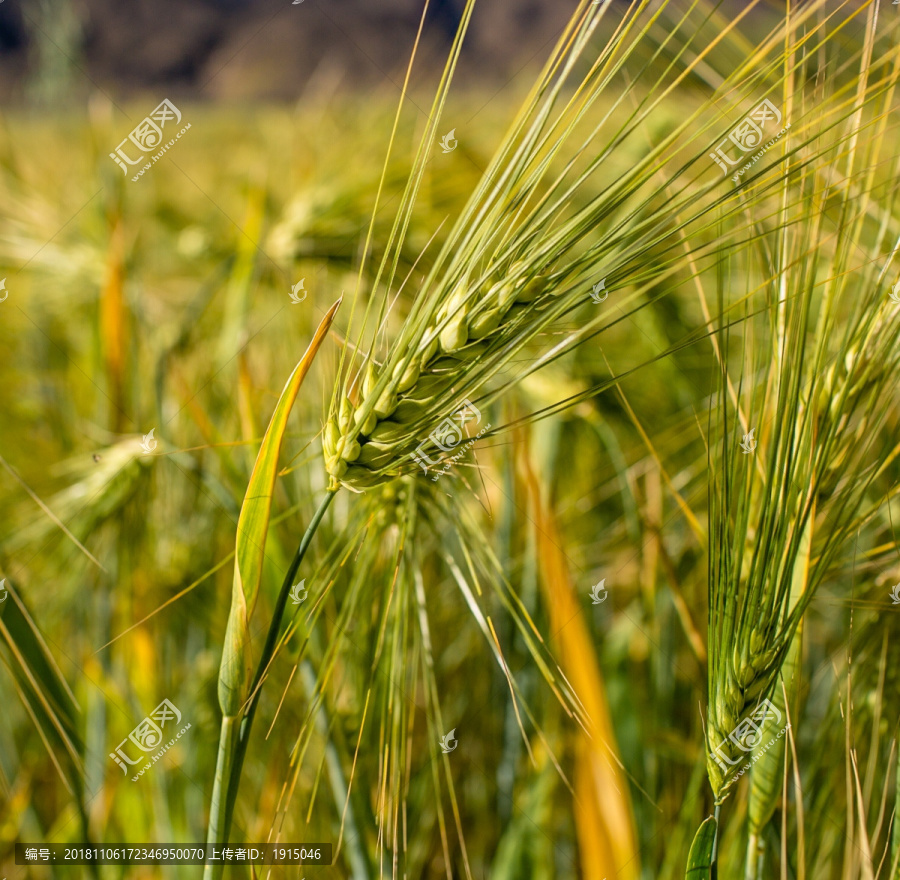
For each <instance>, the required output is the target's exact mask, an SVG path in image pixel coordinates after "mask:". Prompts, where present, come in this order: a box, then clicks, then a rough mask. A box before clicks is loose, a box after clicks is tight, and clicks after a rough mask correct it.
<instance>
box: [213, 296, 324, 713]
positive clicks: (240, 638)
mask: <svg viewBox="0 0 900 880" xmlns="http://www.w3.org/2000/svg"><path fill="white" fill-rule="evenodd" d="M340 302H341V301H340V300H338V301H337V302H336V303H335V304H334V305H333V306H332V307H331V309H329V311H328V313H327V314H326V315H325V317H324V318H323V319H322V321H321V323H320V324H319V326H318V328H317V329H316V333H315V336H314V337H313V340H312V342H311V343H310V344H309V348H307V350H306V352H305V353H304V355H303V357H302V358H301V359H300V362H299V363H298V364H297V366H296V367H294V371H293V372H292V373H291V375H290V377H289V378H288V380H287V383H286V384H285V386H284V390H283V391H282V392H281V397H280V398H279V399H278V404H277V406H276V407H275V412H274V413H273V414H272V418H271V420H270V421H269V427H268V428H267V429H266V435H265V437H263V441H262V445H261V446H260V449H259V454H258V455H257V457H256V464H255V465H254V467H253V473H252V474H251V476H250V482H249V484H248V485H247V492H246V494H245V495H244V503H243V504H242V505H241V514H240V517H239V519H238V527H237V539H236V547H235V560H234V581H233V584H232V591H231V612H230V614H229V616H228V628H227V630H226V633H225V645H224V648H223V651H222V665H221V668H220V670H219V704H220V706H221V708H222V712H223V713H224V714H225V715H226V716H234V715H237V713H238V711H239V710H240V708H241V705H242V704H243V702H244V700H245V699H246V697H247V689H248V685H249V681H250V672H251V666H252V657H251V651H250V644H249V641H250V618H251V617H252V615H253V609H254V607H255V605H256V599H257V596H258V595H259V585H260V580H261V579H262V571H263V561H264V558H265V550H266V535H267V534H268V531H269V517H270V515H271V510H272V493H273V491H274V488H275V476H276V473H277V471H278V456H279V453H280V452H281V444H282V441H283V439H284V432H285V430H286V428H287V421H288V416H290V413H291V408H292V407H293V405H294V401H295V400H296V399H297V394H298V392H299V391H300V385H301V384H302V383H303V380H304V378H305V377H306V374H307V373H308V372H309V369H310V367H311V366H312V362H313V359H314V358H315V356H316V353H317V352H318V350H319V348H320V347H321V345H322V342H323V341H324V339H325V335H326V334H327V332H328V329H329V328H330V327H331V322H332V321H333V320H334V316H335V313H336V312H337V309H338V306H339V305H340Z"/></svg>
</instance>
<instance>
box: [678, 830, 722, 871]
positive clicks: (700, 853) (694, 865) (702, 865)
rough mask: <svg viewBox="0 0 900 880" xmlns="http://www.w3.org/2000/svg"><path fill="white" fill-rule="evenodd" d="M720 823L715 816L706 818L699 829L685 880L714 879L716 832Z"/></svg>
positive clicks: (690, 854)
mask: <svg viewBox="0 0 900 880" xmlns="http://www.w3.org/2000/svg"><path fill="white" fill-rule="evenodd" d="M718 830H719V823H718V822H717V821H716V819H715V817H714V816H710V817H709V818H708V819H704V820H703V823H702V824H701V825H700V827H699V828H698V829H697V834H696V836H695V837H694V842H693V843H692V844H691V851H690V853H688V863H687V872H686V873H685V875H684V880H714V878H715V873H714V871H715V869H714V864H713V863H714V861H715V852H716V834H717V832H718Z"/></svg>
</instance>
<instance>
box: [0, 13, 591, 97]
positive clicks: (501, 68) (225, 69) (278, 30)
mask: <svg viewBox="0 0 900 880" xmlns="http://www.w3.org/2000/svg"><path fill="white" fill-rule="evenodd" d="M424 5H425V3H424V0H302V2H301V3H297V4H292V3H291V0H0V101H2V102H3V103H5V104H14V105H20V106H21V105H30V106H35V107H41V106H54V107H57V106H58V105H59V104H60V103H61V102H65V101H68V100H73V99H75V100H77V99H78V98H79V97H81V96H84V95H88V94H90V93H91V91H93V90H96V89H98V88H99V89H102V90H103V91H104V92H106V93H107V94H110V95H111V96H114V97H123V98H124V97H128V96H133V95H136V94H139V93H141V92H143V91H147V90H154V91H157V90H159V89H160V88H163V87H164V88H165V89H166V93H167V95H169V96H170V97H176V96H181V97H185V96H186V97H190V98H193V99H197V100H236V101H240V100H246V99H257V98H264V99H270V100H271V99H275V100H293V99H297V98H301V97H303V96H304V94H305V93H309V92H311V91H313V90H322V89H323V88H324V89H326V90H328V89H341V88H347V87H351V88H352V87H357V88H359V87H362V88H372V87H375V86H380V85H381V84H383V83H384V81H385V77H390V78H391V79H394V80H395V81H396V82H399V81H401V80H400V78H402V76H403V71H404V68H405V64H406V62H407V60H408V58H409V53H410V50H411V48H412V45H413V42H414V39H415V34H416V30H417V28H418V25H419V20H420V16H421V14H422V9H423V7H424ZM463 5H464V0H432V2H431V3H430V4H429V10H428V14H427V16H426V23H425V28H424V32H423V40H422V46H421V49H420V55H419V64H418V65H417V68H416V69H417V71H418V72H419V73H431V72H433V71H434V70H435V69H439V68H440V67H441V66H443V62H444V60H445V58H446V52H447V48H448V47H449V45H450V42H451V39H452V36H453V33H454V32H455V30H456V27H457V24H458V22H459V18H460V14H461V12H462V9H463ZM576 5H577V0H553V2H546V0H480V2H479V3H478V4H477V6H476V10H475V15H474V17H473V21H472V26H471V28H470V31H469V35H468V37H467V41H466V47H465V51H464V57H463V63H462V64H461V66H460V71H459V75H458V78H459V80H460V81H462V82H463V83H464V82H465V81H466V80H467V79H470V78H477V79H478V80H479V81H485V80H488V81H490V80H496V81H497V82H498V83H500V82H503V81H504V79H505V78H508V77H510V76H512V75H513V74H514V73H515V72H516V71H517V70H519V69H520V68H521V67H523V66H526V65H528V64H529V63H530V62H533V63H537V62H538V61H539V60H541V61H542V60H543V59H544V58H545V57H546V51H547V49H548V48H549V45H548V44H549V43H551V42H552V41H553V40H555V38H556V36H557V35H558V34H559V32H560V30H561V29H562V27H563V26H564V24H565V22H566V21H567V20H568V18H569V15H570V14H571V12H572V10H573V9H574V8H575V6H576Z"/></svg>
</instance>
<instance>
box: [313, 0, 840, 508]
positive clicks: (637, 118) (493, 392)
mask: <svg viewBox="0 0 900 880" xmlns="http://www.w3.org/2000/svg"><path fill="white" fill-rule="evenodd" d="M824 4H825V0H814V3H813V5H814V7H816V8H824ZM661 5H662V6H663V7H667V6H669V5H670V4H668V3H666V2H663V3H662V4H661ZM610 6H611V5H610V4H609V3H608V2H604V3H599V4H595V3H589V2H586V0H585V2H582V3H581V4H580V6H579V8H578V10H577V12H576V14H575V15H574V16H573V18H572V19H571V21H570V22H569V24H568V25H567V27H566V28H565V31H564V33H563V34H562V35H561V37H560V40H559V42H558V44H557V45H556V47H555V48H554V50H553V51H552V53H551V55H550V58H549V59H548V61H547V64H546V66H545V68H544V70H543V71H542V72H541V74H540V76H539V77H538V79H537V82H536V83H535V86H534V88H533V89H532V91H531V93H530V94H529V96H528V98H527V99H526V101H525V103H524V104H523V106H522V108H521V109H520V111H519V113H518V115H517V116H516V118H515V119H514V121H513V123H512V125H511V126H510V128H509V131H508V132H507V134H506V135H505V136H504V138H503V139H502V140H501V141H500V143H499V145H498V147H497V149H496V152H495V154H494V155H493V157H492V159H491V161H490V163H489V164H488V167H487V169H486V171H485V172H484V174H483V176H482V178H481V180H480V182H479V183H478V185H477V186H476V188H475V190H474V191H473V192H472V195H471V196H470V198H469V200H468V202H467V203H466V206H465V208H464V209H463V210H462V211H461V213H460V215H459V217H458V218H457V220H456V222H455V224H454V226H453V228H452V229H451V230H450V232H449V233H448V235H447V238H446V240H445V241H444V242H443V244H442V246H441V247H440V249H439V251H438V253H437V254H436V255H434V256H433V257H431V255H430V254H429V255H428V258H429V259H430V263H427V264H425V263H423V265H426V268H425V269H423V270H422V272H421V275H419V276H412V277H411V278H409V279H407V280H405V281H404V282H403V283H404V285H408V286H409V287H414V288H415V290H416V294H415V298H414V300H413V302H412V305H411V307H410V309H409V312H408V314H406V315H405V316H403V319H402V321H401V322H400V323H399V330H398V331H397V332H390V331H391V330H393V326H389V325H390V324H391V318H392V316H391V314H390V308H391V304H392V303H393V302H394V301H395V299H396V296H395V294H396V291H395V282H396V280H397V279H396V277H395V276H396V269H397V265H398V264H399V262H400V259H401V258H400V249H401V246H402V243H403V240H404V236H405V234H406V230H407V228H408V227H409V224H410V222H411V217H412V211H413V206H414V204H415V197H416V194H417V192H418V190H419V186H420V184H421V181H422V176H423V174H424V170H425V166H426V163H427V161H428V156H429V154H433V152H434V151H435V150H437V138H436V134H437V131H438V129H437V126H438V125H440V124H441V122H440V119H441V117H440V113H441V111H442V109H443V106H444V101H445V98H446V86H447V84H448V82H449V76H450V73H452V70H449V69H448V73H447V75H446V76H445V79H444V80H443V81H442V84H441V89H440V90H439V92H438V96H437V98H436V99H435V103H434V105H433V107H432V112H431V113H430V114H429V120H430V122H429V125H428V126H427V127H426V131H425V134H424V135H423V139H422V142H421V143H420V145H419V148H418V152H417V154H416V157H415V162H414V165H413V169H412V172H411V175H410V179H409V182H408V184H407V187H406V189H405V190H404V192H403V194H402V197H401V208H400V210H399V212H398V215H397V218H396V221H395V224H394V229H393V231H392V235H391V239H390V240H389V242H388V245H387V247H386V249H385V251H384V255H383V257H382V259H381V261H380V263H379V264H378V266H377V268H376V269H375V270H374V271H373V272H372V273H370V274H368V275H364V274H363V269H361V270H360V281H359V284H358V288H357V298H359V297H360V296H361V288H362V284H363V278H366V279H367V281H366V283H367V285H368V286H369V288H370V289H369V291H368V296H367V297H366V301H365V310H364V314H363V317H362V321H361V322H360V323H359V324H356V325H354V324H353V320H352V318H353V314H352V313H351V326H350V327H349V328H348V332H347V343H346V345H345V347H344V352H343V353H342V356H341V365H340V370H339V375H338V378H337V381H336V384H335V388H334V391H333V396H332V401H331V405H330V408H329V418H328V427H327V428H326V437H325V439H326V442H325V448H324V457H325V466H326V468H327V470H328V473H329V474H330V475H331V478H332V480H333V481H334V482H335V483H339V484H342V485H345V486H348V487H350V488H351V489H354V490H357V491H359V490H364V489H366V488H369V487H372V486H377V485H379V484H380V483H383V482H385V481H388V480H392V479H395V478H397V477H399V476H402V475H404V474H411V473H419V464H417V462H416V460H415V458H414V456H415V453H416V450H417V448H418V447H419V444H420V443H425V444H426V446H425V447H423V452H424V453H425V454H426V455H428V456H429V458H432V457H433V460H437V461H438V462H440V460H441V456H442V453H441V452H440V451H439V450H438V449H437V448H436V446H435V445H434V444H432V443H431V441H430V440H429V439H428V438H429V436H430V435H431V434H432V433H433V432H434V431H435V430H436V429H438V427H439V426H440V425H441V424H442V423H443V422H445V420H447V419H448V418H450V417H451V416H453V415H454V413H456V412H457V411H458V409H459V408H460V405H461V403H462V401H463V400H468V401H471V402H473V403H474V404H475V405H476V406H477V407H478V408H479V409H483V408H484V407H486V406H487V405H489V404H490V403H491V402H492V401H493V400H495V399H497V398H498V397H500V396H501V395H502V393H503V391H505V390H506V388H507V387H509V386H510V385H511V384H513V382H515V381H519V380H521V379H522V378H524V377H525V376H527V375H528V374H530V373H532V372H534V371H536V370H538V369H540V368H541V367H542V366H544V365H545V364H546V363H548V362H549V361H551V360H554V359H556V358H559V357H561V356H562V355H563V354H565V353H566V352H568V351H571V350H572V349H573V348H574V347H575V346H577V345H579V344H581V343H582V342H584V341H586V340H589V339H591V338H592V337H593V336H595V335H596V334H597V333H599V332H600V331H601V330H602V329H603V328H604V327H605V326H609V325H610V324H612V323H614V322H615V321H618V320H627V319H629V318H630V315H631V314H632V313H633V311H634V310H636V309H637V308H640V307H641V306H642V303H641V301H640V297H642V295H643V294H644V293H645V292H646V291H649V290H650V289H651V288H652V287H653V286H654V285H655V284H657V283H659V282H661V281H663V280H666V279H668V278H670V277H671V276H673V275H674V274H675V273H677V272H678V271H679V270H680V269H684V270H685V271H690V272H691V273H693V272H695V271H697V267H698V265H699V264H700V262H704V263H705V261H707V260H713V259H716V249H717V248H718V249H719V252H721V251H722V250H724V249H725V247H726V246H727V244H728V243H730V242H733V241H741V240H746V239H747V238H750V239H751V240H752V239H753V238H754V237H758V235H759V233H758V232H757V231H755V230H756V222H755V221H754V220H751V221H749V223H748V220H747V218H748V217H751V216H752V212H751V210H750V209H751V208H752V207H753V206H754V205H755V204H757V203H759V204H760V205H761V213H765V214H768V212H769V211H770V210H771V208H770V206H769V205H768V204H767V200H768V199H769V198H770V195H771V194H770V192H769V190H770V189H771V183H770V182H766V183H761V182H755V178H754V176H753V175H750V176H748V177H747V178H746V180H745V182H744V183H742V184H741V189H740V197H739V198H737V197H735V195H734V192H733V190H731V189H725V188H723V186H722V185H723V184H724V183H725V181H723V180H722V179H721V178H717V176H716V175H717V171H716V168H715V166H714V165H713V164H712V163H711V162H710V160H709V149H710V142H712V143H713V144H715V143H716V142H717V141H721V139H722V138H723V137H725V136H726V135H727V134H728V131H729V130H730V129H731V128H733V127H734V122H733V121H732V122H731V123H730V124H728V123H723V122H722V121H721V120H718V119H717V120H714V121H710V119H709V117H710V115H711V113H710V106H711V105H712V103H713V102H707V103H704V102H702V101H701V102H698V105H697V106H696V109H695V111H694V112H693V113H687V114H686V115H685V118H684V119H682V120H679V121H678V123H677V124H675V125H673V127H672V129H671V130H670V131H667V132H666V133H665V135H664V136H662V137H661V139H660V140H659V143H657V144H656V145H654V146H653V147H652V148H651V149H650V151H649V153H647V154H646V155H644V156H643V157H642V158H638V159H637V160H635V159H634V153H633V151H632V150H631V149H630V147H628V148H626V147H625V143H626V142H628V143H629V144H630V142H631V141H630V139H632V138H633V139H638V138H641V139H642V140H643V139H645V135H646V125H647V121H648V119H650V118H652V114H654V113H655V112H658V111H660V110H661V109H663V108H665V106H666V102H667V101H668V100H669V98H670V97H671V95H672V92H673V90H674V88H675V87H676V85H677V84H678V83H679V82H680V81H681V80H682V79H683V78H684V77H686V76H688V75H689V74H691V73H692V72H695V71H696V69H697V68H698V66H700V67H702V66H703V64H704V63H705V62H704V56H705V55H706V54H707V51H708V49H709V47H705V48H701V47H697V46H695V45H693V43H694V40H695V38H696V28H695V27H694V25H696V22H693V21H692V19H691V16H690V14H687V15H684V16H681V17H680V21H679V22H678V23H677V24H675V25H673V30H672V33H671V35H670V38H671V40H672V42H673V44H676V43H678V42H679V40H681V41H683V43H684V45H683V48H682V49H681V50H679V51H678V52H677V63H678V65H681V67H682V68H683V69H682V70H681V72H680V74H679V76H677V77H670V78H668V79H667V78H666V77H665V76H657V75H656V73H655V72H651V69H650V67H648V66H646V65H645V64H644V62H643V57H644V55H643V53H644V51H645V49H646V45H645V44H646V42H647V41H648V39H649V37H648V34H649V33H650V32H651V31H652V30H653V28H654V27H655V25H656V16H657V11H658V10H657V9H656V4H650V3H646V2H640V3H637V4H635V5H634V6H633V7H632V9H631V10H630V11H629V13H628V14H627V15H626V16H625V17H624V18H623V19H622V21H621V22H617V27H616V28H613V29H611V30H612V32H613V33H612V36H610V37H609V39H608V40H607V42H606V43H603V42H602V41H601V40H600V39H599V33H600V23H601V19H602V18H603V16H604V15H605V14H607V13H608V12H609V10H610ZM470 12H471V2H468V3H467V4H466V12H465V15H466V16H468V15H469V14H470ZM811 14H812V12H811V11H810V10H807V12H806V13H805V15H804V17H803V18H802V20H798V21H796V22H795V21H794V20H793V19H789V20H788V21H786V22H785V23H784V24H783V25H782V26H781V28H780V29H779V32H778V34H776V35H775V36H772V37H770V38H769V39H767V40H766V41H765V43H764V45H763V46H762V47H760V49H759V50H758V52H757V53H755V54H752V55H751V56H750V57H748V58H747V59H746V61H745V62H744V63H742V64H741V65H740V66H739V68H738V69H736V70H735V71H734V72H733V73H732V74H731V75H729V77H728V78H727V79H726V80H725V81H724V82H723V83H722V84H721V85H720V86H719V87H718V89H717V90H716V91H717V92H719V93H720V94H718V95H715V96H714V98H716V97H722V96H725V95H728V94H730V93H734V94H737V95H739V96H740V97H741V99H742V100H746V101H747V102H748V106H749V107H751V108H752V106H753V105H752V104H749V102H750V101H752V100H755V101H756V103H757V105H758V104H759V99H760V97H762V96H765V95H768V94H770V93H773V92H774V90H775V88H776V85H777V83H779V82H781V81H782V79H784V80H787V79H788V78H789V76H790V74H789V73H782V72H781V71H779V70H777V68H773V65H775V64H777V63H780V61H781V60H782V59H780V58H777V57H776V58H775V59H774V60H773V59H772V58H771V57H770V56H771V55H772V54H773V53H774V54H776V55H777V53H780V52H781V51H782V50H781V49H780V48H778V47H779V46H780V45H781V43H780V42H779V38H784V40H788V38H790V39H794V37H795V36H796V32H798V31H799V30H800V29H801V28H802V27H806V26H809V23H810V15H811ZM467 21H468V19H467V18H466V22H467ZM789 41H790V40H788V42H789ZM456 49H457V44H454V53H455V52H456ZM694 49H699V51H698V52H696V53H695V52H694ZM456 57H457V56H456V55H455V54H454V55H453V60H452V64H451V65H450V67H451V68H452V67H453V65H455V59H456ZM635 59H637V60H638V62H639V63H637V64H636V69H637V70H639V71H640V74H639V75H638V76H637V78H636V79H634V80H631V79H628V80H627V81H626V83H625V84H624V85H622V83H621V82H620V81H619V80H618V78H617V75H618V74H619V73H620V72H621V71H622V69H623V67H624V65H626V63H627V62H628V61H630V60H635ZM773 71H774V73H773ZM745 112H746V111H745ZM832 121H834V120H832ZM456 134H457V137H464V136H465V134H464V132H463V131H462V130H461V129H457V130H456ZM787 143H788V141H787V140H785V141H784V142H783V144H782V145H781V146H779V147H778V149H777V150H772V151H770V152H769V153H768V154H767V158H766V160H765V162H764V163H762V164H760V165H759V166H758V169H757V170H755V171H754V175H756V176H757V177H758V176H759V174H760V173H762V172H763V169H764V168H765V169H766V170H768V171H771V170H772V169H773V168H777V166H778V165H782V164H784V163H785V148H786V144H787ZM674 155H677V156H678V159H677V160H674V161H669V160H670V159H672V157H673V156H674ZM447 161H450V160H447ZM623 166H624V167H623ZM676 166H677V167H676ZM779 171H780V169H779ZM700 179H703V180H704V181H705V182H703V183H700V182H699V181H700ZM592 185H593V186H594V189H593V190H592V188H591V187H592ZM730 186H731V184H729V187H730ZM712 208H716V209H718V210H720V211H721V216H722V218H723V221H724V220H727V221H732V225H731V227H730V228H729V224H728V223H726V222H723V223H722V224H720V230H727V231H719V232H716V233H715V234H713V233H712V232H711V224H710V223H709V216H710V210H711V209H712ZM674 218H678V222H675V220H674ZM745 224H747V225H746V226H745ZM695 233H696V235H695ZM742 234H743V237H742ZM710 239H712V240H710ZM367 245H368V242H367ZM673 248H677V249H678V253H679V255H681V254H682V253H683V251H684V250H685V249H686V250H687V251H688V253H687V254H685V255H684V256H683V257H682V256H679V257H677V258H673V256H672V252H673ZM365 253H368V247H367V249H366V251H365ZM601 279H603V281H604V282H605V285H606V290H607V291H609V290H614V291H615V294H616V300H610V302H609V303H607V304H606V305H605V306H604V307H603V308H601V309H597V310H596V311H594V312H592V313H590V314H589V315H588V316H587V317H585V312H584V309H585V308H587V307H590V308H594V306H590V303H591V298H590V293H591V289H592V287H593V285H595V284H597V283H598V282H600V280H601ZM601 302H603V300H599V301H597V305H599V304H600V303H601ZM614 304H615V306H616V311H615V312H613V310H612V307H613V305H614ZM564 319H565V321H566V323H565V325H564V323H563V322H564ZM573 319H574V320H573ZM395 323H396V322H395ZM573 324H574V325H575V326H576V327H577V329H575V330H572V326H573ZM551 340H552V343H551ZM505 372H513V373H514V376H513V378H512V379H509V380H504V381H505V385H503V386H501V387H498V383H495V382H494V381H493V380H494V379H495V378H498V377H500V376H501V375H503V374H504V373H505ZM348 402H349V406H348ZM497 430H499V429H497ZM492 433H496V431H494V432H492Z"/></svg>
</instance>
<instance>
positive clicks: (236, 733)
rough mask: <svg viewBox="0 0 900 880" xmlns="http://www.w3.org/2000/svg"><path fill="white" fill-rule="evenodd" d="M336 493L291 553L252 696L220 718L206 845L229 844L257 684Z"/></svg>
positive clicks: (210, 876)
mask: <svg viewBox="0 0 900 880" xmlns="http://www.w3.org/2000/svg"><path fill="white" fill-rule="evenodd" d="M336 492H337V487H334V488H330V489H329V490H328V491H327V492H326V493H325V497H324V498H323V499H322V502H321V504H319V509H318V510H317V511H316V512H315V514H314V516H313V518H312V520H310V523H309V526H308V528H307V529H306V532H305V533H304V535H303V538H302V539H301V540H300V546H298V547H297V552H296V553H295V554H294V558H293V560H292V561H291V565H290V567H289V568H288V570H287V574H286V575H285V577H284V581H283V582H282V584H281V592H279V594H278V599H277V600H276V602H275V610H274V611H273V613H272V620H271V621H270V622H269V632H268V633H267V635H266V642H265V644H264V645H263V650H262V654H261V655H260V658H259V664H258V666H257V667H256V675H254V677H253V684H252V686H251V688H250V694H251V696H250V699H249V702H248V703H247V708H246V711H245V712H244V715H243V717H242V718H241V717H237V716H234V717H224V718H222V733H221V737H220V739H219V755H218V758H217V760H216V779H215V783H214V785H213V795H212V803H211V806H210V817H209V831H208V834H207V840H206V842H207V844H208V845H209V846H213V845H218V844H223V845H224V844H226V843H227V842H228V833H229V831H230V830H231V819H232V816H233V815H234V805H235V802H236V801H237V794H238V789H239V788H240V784H241V771H242V769H243V766H244V756H245V755H246V753H247V742H248V740H249V738H250V729H251V727H252V726H253V718H254V716H255V714H256V706H257V704H258V703H259V697H260V694H261V693H262V687H261V686H260V682H261V681H262V679H263V676H264V675H265V674H266V670H267V669H268V666H269V663H270V662H271V660H272V657H273V655H274V654H275V647H276V645H277V644H278V631H279V630H280V629H281V618H282V617H283V616H284V609H285V607H286V606H287V600H288V596H289V595H290V591H291V586H292V585H293V583H294V578H295V577H296V575H297V570H298V569H299V568H300V563H301V562H303V557H304V556H305V555H306V551H307V548H308V547H309V545H310V542H311V541H312V539H313V535H315V533H316V530H317V529H318V528H319V525H320V523H321V522H322V518H323V517H324V516H325V512H326V511H327V510H328V506H329V505H330V504H331V501H332V499H333V498H334V496H335V494H336ZM221 873H222V866H221V865H207V866H206V869H205V870H204V872H203V877H204V880H214V878H217V877H220V876H221Z"/></svg>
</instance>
